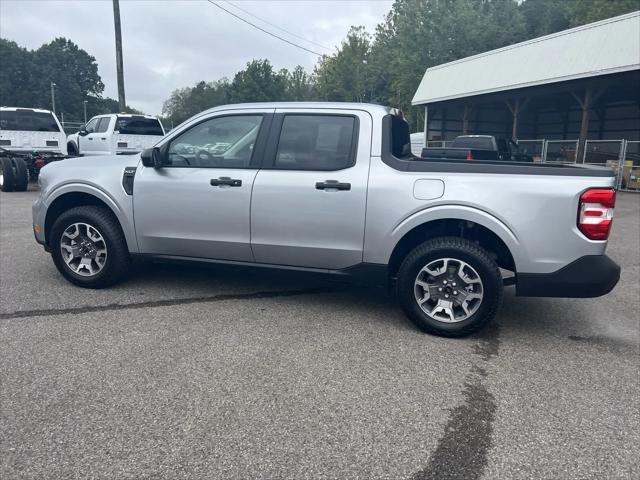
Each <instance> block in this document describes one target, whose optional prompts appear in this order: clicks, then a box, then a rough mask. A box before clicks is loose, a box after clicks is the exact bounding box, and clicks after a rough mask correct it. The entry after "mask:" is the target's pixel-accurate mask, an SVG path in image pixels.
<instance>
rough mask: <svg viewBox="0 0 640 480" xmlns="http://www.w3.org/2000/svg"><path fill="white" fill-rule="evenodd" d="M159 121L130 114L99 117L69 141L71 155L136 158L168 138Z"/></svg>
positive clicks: (69, 137)
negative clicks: (133, 156)
mask: <svg viewBox="0 0 640 480" xmlns="http://www.w3.org/2000/svg"><path fill="white" fill-rule="evenodd" d="M164 134H165V132H164V128H163V126H162V123H161V122H160V120H158V118H157V117H153V116H150V115H134V114H128V113H119V114H106V115H97V116H95V117H93V118H92V119H91V120H89V121H88V122H87V124H86V125H84V126H83V127H82V128H81V129H80V130H79V131H78V132H76V133H74V134H72V135H69V136H68V137H67V145H68V148H69V151H71V152H73V153H75V154H79V155H83V156H91V155H133V154H136V153H140V152H141V151H142V150H144V149H145V148H149V147H151V146H152V145H154V144H155V143H156V142H158V140H160V139H161V138H162V137H163V136H164Z"/></svg>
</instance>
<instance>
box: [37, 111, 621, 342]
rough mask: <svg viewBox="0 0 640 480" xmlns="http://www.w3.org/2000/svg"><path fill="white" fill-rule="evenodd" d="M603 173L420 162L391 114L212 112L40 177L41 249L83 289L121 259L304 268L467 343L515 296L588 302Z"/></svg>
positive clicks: (106, 280) (600, 237)
mask: <svg viewBox="0 0 640 480" xmlns="http://www.w3.org/2000/svg"><path fill="white" fill-rule="evenodd" d="M613 185H614V178H613V173H612V172H611V171H609V170H606V169H596V168H587V167H581V166H559V165H537V164H532V163H526V164H518V163H512V162H496V161H493V162H491V161H473V162H469V161H464V160H460V161H455V160H443V161H439V160H427V159H421V158H419V157H415V156H413V155H411V153H410V139H409V126H408V124H407V122H406V121H405V120H404V118H403V117H402V114H401V112H399V111H397V110H395V109H392V108H387V107H383V106H378V105H366V104H347V103H275V104H245V105H228V106H222V107H217V108H214V109H211V110H207V111H205V112H203V113H201V114H199V115H196V116H195V117H193V118H191V119H190V120H188V121H186V122H185V123H183V124H182V125H181V126H179V127H177V128H176V129H175V130H173V131H172V132H171V133H170V134H169V135H167V136H166V137H165V138H163V139H162V140H161V141H160V142H159V143H158V144H157V145H156V146H155V147H153V148H151V149H148V150H145V151H144V152H142V154H140V155H137V156H113V157H110V158H109V159H108V161H105V158H100V157H96V158H80V159H69V160H65V161H62V162H57V163H53V164H50V165H47V166H46V167H45V168H44V169H43V170H42V172H41V174H40V196H39V198H38V200H37V201H36V203H35V204H34V206H33V229H34V233H35V236H36V240H37V241H38V242H39V243H41V244H42V245H44V247H45V249H47V250H48V251H50V252H51V255H52V257H53V261H54V263H55V265H56V267H57V268H58V269H59V271H60V272H61V273H62V275H63V276H64V277H66V278H67V279H68V280H69V281H71V282H73V283H74V284H76V285H79V286H81V287H89V288H100V287H105V286H108V285H111V284H113V283H115V282H117V281H118V280H120V279H121V278H123V276H125V274H126V273H127V271H128V269H129V265H130V262H131V260H132V258H133V257H142V258H152V259H156V260H158V259H165V260H181V261H199V262H216V263H231V264H238V265H251V266H261V267H279V268H284V269H296V270H308V271H314V272H324V273H331V274H335V275H341V276H343V277H351V278H354V279H356V280H358V281H367V282H373V283H378V284H382V283H387V284H391V285H392V286H393V287H394V288H395V290H396V292H397V295H398V298H399V302H400V304H401V306H402V308H403V309H404V311H405V312H406V314H407V316H408V317H409V318H410V319H411V320H412V321H413V322H414V323H415V324H416V325H417V326H418V327H420V328H421V329H423V330H425V331H428V332H431V333H435V334H439V335H445V336H462V335H466V334H469V333H471V332H473V331H475V330H477V329H478V328H480V327H482V326H483V325H485V324H486V323H487V322H488V321H490V320H491V318H492V317H494V316H495V314H496V312H497V310H498V308H499V306H500V303H501V300H502V294H503V287H504V286H505V285H515V288H516V294H517V295H521V296H551V297H596V296H600V295H604V294H606V293H608V292H609V291H611V290H612V289H613V287H614V286H615V285H616V283H617V282H618V279H619V276H620V268H619V267H618V265H616V264H615V263H614V262H613V261H612V260H610V259H609V258H608V257H607V256H605V254H604V253H605V249H606V246H607V238H608V236H609V231H610V229H611V222H612V214H613V209H614V204H615V191H614V190H613Z"/></svg>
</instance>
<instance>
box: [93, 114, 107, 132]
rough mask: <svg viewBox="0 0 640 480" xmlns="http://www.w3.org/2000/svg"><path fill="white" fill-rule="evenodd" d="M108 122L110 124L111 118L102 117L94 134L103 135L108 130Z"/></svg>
mask: <svg viewBox="0 0 640 480" xmlns="http://www.w3.org/2000/svg"><path fill="white" fill-rule="evenodd" d="M109 122H111V117H102V118H101V119H100V120H99V121H98V125H97V126H96V133H104V132H106V131H107V130H109Z"/></svg>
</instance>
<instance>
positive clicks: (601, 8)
mask: <svg viewBox="0 0 640 480" xmlns="http://www.w3.org/2000/svg"><path fill="white" fill-rule="evenodd" d="M529 1H531V0H529ZM563 5H564V8H565V11H566V16H567V20H568V23H569V27H577V26H579V25H584V24H585V23H591V22H596V21H598V20H603V19H605V18H610V17H615V16H617V15H622V14H623V13H629V12H633V11H635V10H638V9H639V8H640V3H639V2H638V0H565V2H563Z"/></svg>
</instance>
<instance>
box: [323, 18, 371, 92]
mask: <svg viewBox="0 0 640 480" xmlns="http://www.w3.org/2000/svg"><path fill="white" fill-rule="evenodd" d="M370 53H371V39H370V36H369V34H368V33H367V32H366V31H365V29H364V27H351V30H349V33H348V34H347V38H346V40H345V41H343V42H342V45H341V47H340V49H339V50H338V51H337V52H336V53H335V54H333V55H330V56H329V55H323V56H322V58H321V59H320V61H319V62H318V65H317V66H316V69H315V77H316V79H317V84H316V91H317V96H318V99H320V100H325V101H336V102H366V101H370V100H371V97H372V92H371V87H372V83H371V74H370V67H369V64H368V59H369V55H370Z"/></svg>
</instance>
